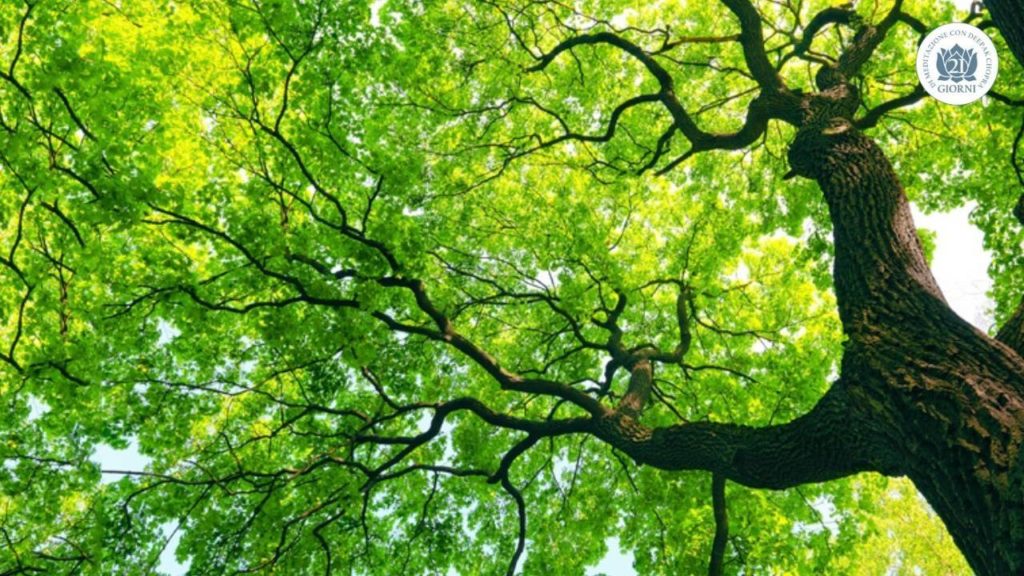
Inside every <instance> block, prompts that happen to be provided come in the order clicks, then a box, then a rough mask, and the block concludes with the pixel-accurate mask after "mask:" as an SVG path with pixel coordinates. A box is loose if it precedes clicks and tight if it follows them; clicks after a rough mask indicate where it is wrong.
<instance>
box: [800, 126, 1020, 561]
mask: <svg viewBox="0 0 1024 576" xmlns="http://www.w3.org/2000/svg"><path fill="white" fill-rule="evenodd" d="M790 159H791V163H792V164H793V168H794V170H795V171H796V172H797V173H798V174H801V175H803V176H807V177H809V178H813V179H815V180H816V181H817V182H818V183H819V185H820V186H821V189H822V191H823V193H824V195H825V198H826V200H827V202H828V206H829V211H830V215H831V219H832V222H833V226H834V237H835V238H834V239H835V251H836V258H835V275H834V276H835V290H836V295H837V299H838V302H839V312H840V317H841V319H842V321H843V327H844V332H845V334H846V336H847V342H846V345H845V354H844V357H843V362H842V379H843V382H844V383H847V392H848V397H849V403H850V412H851V415H854V417H853V418H851V423H854V424H853V425H856V426H863V427H865V430H863V431H862V432H861V436H863V437H867V438H872V439H874V440H875V441H877V442H879V444H877V445H876V446H874V447H873V449H872V451H873V452H874V453H875V454H876V457H877V458H878V459H880V460H890V459H893V460H891V461H889V462H887V463H886V464H888V465H896V466H897V471H898V473H900V474H905V475H907V476H909V477H910V479H911V480H913V482H914V484H915V485H916V486H917V487H918V489H919V490H920V491H921V492H922V494H924V495H925V497H926V498H927V499H928V501H929V503H930V504H931V505H932V507H933V508H934V509H935V511H936V512H937V513H938V514H939V516H940V517H941V518H942V519H943V521H944V522H945V523H946V526H947V528H948V529H949V531H950V533H951V534H952V536H953V538H954V540H955V541H956V542H957V545H958V546H959V547H960V549H961V550H962V551H963V553H964V556H965V557H966V558H967V560H968V562H969V563H970V564H971V566H972V567H973V568H974V569H975V571H976V572H977V573H978V574H979V575H983V576H989V575H991V576H997V575H1007V574H1024V463H1022V460H1021V443H1022V438H1024V360H1022V359H1021V357H1020V356H1018V355H1017V353H1016V352H1014V351H1013V350H1011V349H1010V348H1009V347H1007V346H1005V345H1004V344H1002V343H1000V342H997V341H995V340H993V339H991V338H989V337H987V336H986V335H985V334H983V333H981V332H979V331H978V330H976V329H975V328H973V327H972V326H970V325H969V324H967V323H966V322H965V321H963V320H962V319H961V318H959V317H958V316H957V315H956V314H955V313H953V311H952V310H951V309H950V308H949V307H948V306H947V305H946V303H945V301H944V299H943V297H942V294H941V292H940V290H939V288H938V286H937V284H936V283H935V280H934V278H933V277H932V275H931V273H930V271H929V270H928V268H927V266H926V264H925V261H924V257H923V254H922V251H921V247H920V242H919V240H918V238H917V236H916V232H915V228H914V225H913V222H912V219H911V215H910V210H909V207H908V204H907V200H906V197H905V195H904V194H903V190H902V188H901V186H900V184H899V181H898V179H897V177H896V175H895V173H894V171H893V170H892V167H891V165H890V164H889V162H888V160H887V159H886V158H885V156H884V154H883V153H882V152H881V150H880V149H879V148H878V147H877V146H876V145H875V144H874V143H873V142H872V141H871V140H870V139H869V138H867V137H866V136H864V135H862V134H860V133H859V132H857V131H856V129H854V128H853V127H852V126H851V125H850V124H849V123H848V122H846V121H845V120H839V119H833V120H832V121H831V122H829V123H827V124H826V125H825V126H824V127H822V126H813V125H812V126H807V127H805V128H803V129H802V130H801V132H800V133H799V134H798V136H797V138H796V140H795V141H794V143H793V145H792V147H791V149H790Z"/></svg>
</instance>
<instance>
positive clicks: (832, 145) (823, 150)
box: [787, 117, 857, 181]
mask: <svg viewBox="0 0 1024 576" xmlns="http://www.w3.org/2000/svg"><path fill="white" fill-rule="evenodd" d="M856 134H857V133H856V130H854V128H853V125H852V124H850V121H849V120H846V119H845V118H836V117H833V118H828V119H825V120H822V121H818V122H811V123H808V124H805V125H804V126H803V127H801V128H800V131H799V132H797V134H796V138H795V139H793V143H792V144H790V145H789V152H788V154H787V157H788V159H789V165H790V167H791V168H792V172H793V173H794V174H796V175H798V176H803V177H805V178H811V179H814V180H818V181H821V180H822V179H823V178H824V177H826V176H830V175H832V174H833V173H834V171H835V170H836V169H837V168H838V167H839V164H840V163H841V158H842V156H844V155H845V154H844V153H843V151H844V148H848V147H849V146H848V145H849V144H850V143H851V141H852V140H854V139H855V135H856ZM837 160H840V162H837Z"/></svg>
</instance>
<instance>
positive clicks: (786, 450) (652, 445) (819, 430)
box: [595, 382, 891, 489]
mask: <svg viewBox="0 0 1024 576" xmlns="http://www.w3.org/2000/svg"><path fill="white" fill-rule="evenodd" d="M851 412H852V410H851V406H850V404H849V402H848V401H847V395H846V392H845V389H844V384H843V383H842V382H837V383H836V384H835V385H833V387H832V389H831V390H830V391H829V392H828V393H827V394H826V395H825V396H824V397H823V398H822V399H821V400H820V401H819V402H818V404H817V405H816V406H815V407H814V408H813V409H812V410H811V411H810V412H808V413H807V414H805V415H803V416H801V417H799V418H797V419H796V420H793V421H791V422H789V423H787V424H782V425H776V426H765V427H760V428H758V427H751V426H744V425H738V424H725V423H718V422H690V423H685V424H680V425H675V426H667V427H661V428H649V427H647V426H644V425H642V424H640V423H639V422H637V421H636V420H634V419H633V418H632V417H630V416H629V415H628V414H624V413H620V412H616V413H614V414H612V415H611V416H608V417H606V418H603V419H601V420H599V421H597V423H596V427H595V434H596V435H597V436H598V437H599V438H601V439H602V440H604V441H606V442H608V443H609V444H611V445H612V446H614V447H616V448H618V449H619V450H622V451H623V452H625V453H626V454H628V455H629V456H631V457H632V458H633V459H634V460H636V461H637V462H638V463H640V464H647V465H650V466H654V467H656V468H660V469H663V470H708V471H711V472H714V473H716V474H719V475H721V476H722V477H724V478H727V479H729V480H732V481H734V482H737V483H739V484H743V485H745V486H749V487H753V488H771V489H782V488H788V487H791V486H798V485H800V484H807V483H812V482H824V481H826V480H833V479H836V478H843V477H846V476H849V475H851V474H856V473H858V472H865V471H869V470H879V469H880V467H881V463H879V462H877V461H872V460H870V459H869V458H868V457H867V456H866V455H867V454H868V453H869V452H870V451H869V450H867V445H868V443H869V442H868V440H867V439H866V437H865V436H866V435H864V434H861V433H860V431H859V429H858V427H857V426H856V425H855V424H854V422H855V419H854V418H852V415H851ZM890 471H891V469H890Z"/></svg>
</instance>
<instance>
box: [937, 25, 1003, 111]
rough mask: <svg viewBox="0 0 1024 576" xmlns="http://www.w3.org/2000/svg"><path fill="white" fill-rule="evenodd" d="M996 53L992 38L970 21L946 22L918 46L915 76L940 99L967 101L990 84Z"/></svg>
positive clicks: (997, 68)
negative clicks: (963, 22) (965, 22)
mask: <svg viewBox="0 0 1024 576" xmlns="http://www.w3.org/2000/svg"><path fill="white" fill-rule="evenodd" d="M998 71H999V57H998V56H997V55H996V47H995V46H994V45H993V44H992V40H990V39H989V37H988V36H986V35H985V33H984V32H982V31H981V30H979V29H977V28H975V27H974V26H971V25H970V24H946V25H944V26H939V27H938V28H936V29H935V30H932V31H931V32H930V33H928V36H926V37H925V39H924V42H921V45H920V46H919V47H918V48H917V77H918V78H920V79H921V85H922V86H924V89H925V90H926V91H927V92H928V93H929V94H931V95H932V96H933V97H934V98H935V99H936V100H938V101H939V102H945V103H946V104H956V105H957V106H959V105H961V104H968V103H970V102H974V101H975V100H977V99H978V98H981V97H982V96H984V95H985V93H987V92H988V91H989V89H991V88H992V84H993V83H995V81H996V73H997V72H998Z"/></svg>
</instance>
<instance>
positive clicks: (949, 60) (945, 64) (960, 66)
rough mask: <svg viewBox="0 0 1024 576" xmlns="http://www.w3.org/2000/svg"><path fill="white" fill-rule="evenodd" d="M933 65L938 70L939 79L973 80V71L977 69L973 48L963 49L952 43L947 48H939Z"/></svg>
mask: <svg viewBox="0 0 1024 576" xmlns="http://www.w3.org/2000/svg"><path fill="white" fill-rule="evenodd" d="M935 67H936V68H938V70H939V80H952V81H953V82H960V81H961V80H968V81H970V82H973V81H974V80H975V78H974V73H975V72H976V71H977V70H978V56H977V55H976V54H975V53H974V49H973V48H967V49H964V48H962V47H960V44H954V45H953V47H952V48H950V49H948V50H946V49H945V48H939V53H938V55H937V58H936V59H935Z"/></svg>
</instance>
